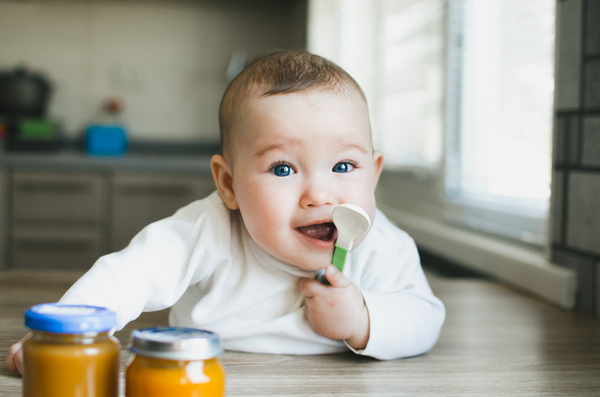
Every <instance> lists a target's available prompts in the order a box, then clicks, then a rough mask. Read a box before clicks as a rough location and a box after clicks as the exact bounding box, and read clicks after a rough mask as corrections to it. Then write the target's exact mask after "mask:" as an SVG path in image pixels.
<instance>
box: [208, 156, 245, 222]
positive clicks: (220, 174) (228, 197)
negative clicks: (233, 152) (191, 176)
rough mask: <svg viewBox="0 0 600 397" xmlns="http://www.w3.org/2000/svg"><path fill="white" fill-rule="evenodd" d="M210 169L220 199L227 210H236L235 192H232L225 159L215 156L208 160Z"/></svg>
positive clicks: (231, 179) (230, 174)
mask: <svg viewBox="0 0 600 397" xmlns="http://www.w3.org/2000/svg"><path fill="white" fill-rule="evenodd" d="M210 169H211V171H212V175H213V179H214V180H215V185H217V190H218V191H219V195H220V196H221V199H222V200H223V202H224V203H225V205H226V206H227V208H229V209H230V210H237V209H238V208H239V206H238V204H237V200H236V199H235V192H234V191H233V175H232V173H231V170H230V168H229V166H228V165H227V161H225V158H224V157H223V156H221V155H220V154H215V155H214V156H213V157H212V158H211V159H210Z"/></svg>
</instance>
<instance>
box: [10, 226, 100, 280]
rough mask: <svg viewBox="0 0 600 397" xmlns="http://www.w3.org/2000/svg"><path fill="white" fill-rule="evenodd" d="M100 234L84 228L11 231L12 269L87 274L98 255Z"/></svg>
mask: <svg viewBox="0 0 600 397" xmlns="http://www.w3.org/2000/svg"><path fill="white" fill-rule="evenodd" d="M102 246H103V239H102V234H101V233H100V230H96V229H94V228H86V227H44V228H41V227H39V226H36V227H35V228H33V227H19V226H15V227H13V232H12V236H11V263H12V267H13V268H15V269H63V270H87V269H89V268H90V267H91V266H92V265H93V264H94V263H95V262H96V260H97V259H98V258H99V257H100V256H101V255H102Z"/></svg>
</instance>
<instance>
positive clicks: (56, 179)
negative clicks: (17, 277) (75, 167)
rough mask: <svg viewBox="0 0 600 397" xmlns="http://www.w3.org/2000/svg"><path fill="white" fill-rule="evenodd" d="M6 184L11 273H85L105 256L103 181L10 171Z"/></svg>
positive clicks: (76, 175) (98, 176)
mask: <svg viewBox="0 0 600 397" xmlns="http://www.w3.org/2000/svg"><path fill="white" fill-rule="evenodd" d="M11 179H12V180H11V193H12V194H11V207H12V208H11V236H10V237H11V243H10V253H11V254H10V258H11V265H12V267H13V268H57V269H87V268H89V267H90V266H91V265H92V264H93V263H94V261H95V260H96V259H97V258H98V256H100V255H101V254H102V253H103V252H105V251H106V246H107V245H106V241H107V238H106V235H105V234H106V233H105V230H106V214H107V200H106V196H107V183H106V180H105V179H106V178H105V177H104V176H102V175H101V174H98V173H68V172H67V173H65V172H60V173H53V172H35V171H34V172H31V171H15V172H13V173H12V178H11Z"/></svg>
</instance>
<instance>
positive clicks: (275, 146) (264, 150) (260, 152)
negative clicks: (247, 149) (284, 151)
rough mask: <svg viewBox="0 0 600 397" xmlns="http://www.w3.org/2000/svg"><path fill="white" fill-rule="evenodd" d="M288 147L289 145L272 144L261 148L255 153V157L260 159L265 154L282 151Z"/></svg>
mask: <svg viewBox="0 0 600 397" xmlns="http://www.w3.org/2000/svg"><path fill="white" fill-rule="evenodd" d="M286 145H287V144H286V143H272V144H269V145H266V146H264V147H261V148H259V149H258V150H257V151H256V153H254V157H260V156H262V155H263V154H265V153H267V152H269V151H271V150H275V149H280V148H282V147H284V146H286Z"/></svg>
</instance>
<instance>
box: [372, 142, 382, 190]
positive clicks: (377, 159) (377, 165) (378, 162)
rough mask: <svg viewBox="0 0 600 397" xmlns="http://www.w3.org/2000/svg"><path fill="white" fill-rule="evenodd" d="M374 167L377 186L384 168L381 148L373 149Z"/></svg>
mask: <svg viewBox="0 0 600 397" xmlns="http://www.w3.org/2000/svg"><path fill="white" fill-rule="evenodd" d="M373 168H374V170H375V185H374V186H377V181H379V175H381V170H382V169H383V153H382V152H381V151H379V150H375V151H373Z"/></svg>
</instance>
